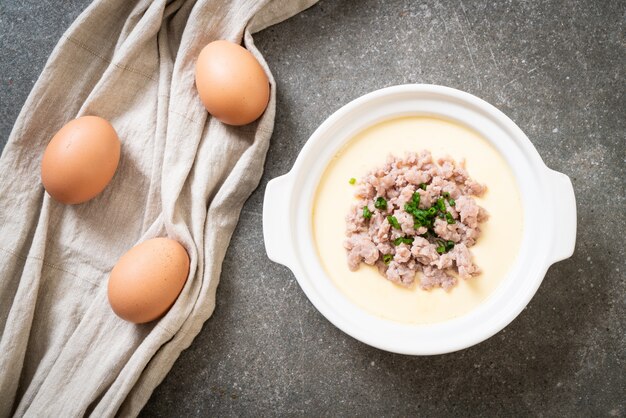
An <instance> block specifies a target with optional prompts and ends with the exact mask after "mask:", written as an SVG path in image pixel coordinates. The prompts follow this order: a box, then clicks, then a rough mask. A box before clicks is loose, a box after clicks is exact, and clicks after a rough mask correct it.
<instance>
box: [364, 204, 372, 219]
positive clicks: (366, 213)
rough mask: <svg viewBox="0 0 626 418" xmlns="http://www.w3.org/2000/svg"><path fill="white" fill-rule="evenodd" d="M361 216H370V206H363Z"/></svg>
mask: <svg viewBox="0 0 626 418" xmlns="http://www.w3.org/2000/svg"><path fill="white" fill-rule="evenodd" d="M363 217H364V218H365V219H369V218H371V217H372V212H370V208H368V207H367V206H363Z"/></svg>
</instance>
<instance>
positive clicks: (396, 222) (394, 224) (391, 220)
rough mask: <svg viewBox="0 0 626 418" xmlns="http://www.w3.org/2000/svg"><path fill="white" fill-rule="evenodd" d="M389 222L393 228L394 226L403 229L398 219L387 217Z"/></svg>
mask: <svg viewBox="0 0 626 418" xmlns="http://www.w3.org/2000/svg"><path fill="white" fill-rule="evenodd" d="M387 220H388V221H389V223H390V224H391V226H393V227H394V228H396V229H402V228H401V227H400V223H399V222H398V219H397V218H396V217H395V216H392V215H389V216H387Z"/></svg>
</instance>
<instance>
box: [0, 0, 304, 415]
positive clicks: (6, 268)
mask: <svg viewBox="0 0 626 418" xmlns="http://www.w3.org/2000/svg"><path fill="white" fill-rule="evenodd" d="M315 1H316V0H232V1H227V0H197V1H192V0H173V1H172V0H170V1H167V0H154V1H153V0H133V1H129V0H96V1H95V2H94V3H92V4H91V5H90V6H89V7H88V8H87V10H85V11H84V12H83V13H82V14H81V15H80V16H79V18H78V19H77V20H76V21H75V22H74V23H73V24H72V26H71V27H70V28H69V29H68V30H67V32H66V33H65V34H64V35H63V38H62V39H61V40H60V42H59V43H58V45H57V46H56V48H55V49H54V51H53V53H52V55H51V56H50V58H49V60H48V62H47V64H46V66H45V68H44V70H43V72H42V74H41V76H40V77H39V80H38V81H37V83H36V84H35V86H34V88H33V90H32V92H31V94H30V95H29V97H28V99H27V101H26V103H25V105H24V107H23V109H22V111H21V113H20V115H19V116H18V119H17V121H16V123H15V126H14V128H13V131H12V133H11V135H10V137H9V140H8V143H7V145H6V147H5V149H4V151H3V154H2V157H1V158H0V237H1V238H2V239H1V240H0V334H1V339H0V400H1V401H0V417H4V416H10V415H12V414H14V415H15V416H84V415H92V416H98V417H100V416H113V415H121V416H136V415H137V414H138V413H139V411H140V409H141V408H142V407H143V405H144V404H145V403H146V402H147V400H148V398H149V397H150V394H151V393H152V391H153V390H154V388H155V387H156V386H157V385H158V384H159V383H160V382H161V380H162V379H163V378H164V376H165V374H166V373H167V372H168V371H169V370H170V368H171V367H172V364H173V363H174V361H175V360H176V358H177V357H178V356H179V354H180V352H181V351H182V350H184V349H185V348H187V347H188V346H189V345H190V344H191V342H192V340H193V338H194V337H195V336H196V335H197V334H198V332H199V331H200V329H201V327H202V324H203V323H204V321H206V320H207V319H208V318H209V317H210V315H211V314H212V312H213V309H214V307H215V291H216V288H217V284H218V280H219V275H220V271H221V264H222V260H223V258H224V254H225V252H226V248H227V246H228V242H229V240H230V237H231V235H232V232H233V230H234V228H235V226H236V223H237V220H238V217H239V212H240V210H241V207H242V206H243V204H244V202H245V200H246V199H247V198H248V196H249V195H250V193H251V192H252V191H253V190H254V188H256V186H257V185H258V182H259V179H260V176H261V173H262V171H263V164H264V159H265V154H266V152H267V148H268V146H269V140H270V136H271V133H272V130H273V123H274V114H275V102H276V86H275V83H274V80H273V78H272V77H271V73H270V71H269V68H268V67H267V64H266V63H265V61H264V60H263V57H262V56H261V55H260V53H259V52H258V50H257V49H256V48H255V46H254V42H253V38H252V35H251V34H252V32H254V31H257V30H261V29H263V28H265V27H267V26H270V25H272V24H274V23H277V22H279V21H281V20H283V19H286V18H288V17H290V16H292V15H294V14H295V13H298V12H299V11H301V10H303V9H305V8H307V7H309V6H311V5H312V4H313V3H315ZM216 39H228V40H231V41H235V42H240V41H242V40H243V43H244V45H245V46H246V48H247V49H248V50H250V51H251V52H252V53H253V54H254V55H255V57H256V58H257V59H258V60H259V62H260V63H261V65H262V66H263V68H264V69H265V70H266V72H267V73H268V75H269V77H270V81H271V85H272V88H271V99H270V103H269V105H268V108H267V110H266V111H265V113H264V114H263V116H262V117H261V118H260V119H259V120H258V121H257V122H255V123H253V124H250V125H247V126H243V127H231V126H226V125H224V124H222V123H220V122H219V121H217V120H215V119H214V118H211V117H210V115H208V113H207V112H206V110H205V109H204V108H203V107H202V104H201V102H200V100H199V98H198V96H197V92H196V90H195V85H194V65H195V59H196V57H197V55H198V53H199V52H200V50H201V49H202V47H204V45H206V44H207V43H208V42H210V41H213V40H216ZM82 115H97V116H101V117H103V118H105V119H107V120H109V121H110V122H111V123H112V125H113V126H114V127H115V129H116V131H117V133H118V135H119V137H120V140H121V142H122V155H121V159H120V164H119V166H118V170H117V172H116V174H115V176H114V177H113V180H112V181H111V183H110V184H109V185H108V186H107V188H106V189H105V190H104V192H103V193H101V194H100V195H99V196H97V197H96V198H95V199H93V200H91V201H89V202H87V203H84V204H81V205H76V206H65V205H62V204H60V203H57V202H55V201H54V200H52V199H51V198H50V197H49V196H48V195H47V194H45V193H44V190H43V187H42V185H41V181H40V175H39V173H40V162H41V157H42V154H43V151H44V149H45V147H46V145H47V143H48V141H49V140H50V138H52V136H53V135H54V133H55V132H56V131H57V130H58V129H60V128H61V126H63V125H64V124H65V123H67V122H68V121H69V120H71V119H73V118H75V117H78V116H82ZM155 236H169V237H171V238H173V239H176V240H178V241H179V242H181V243H182V244H183V245H184V247H185V248H186V250H187V252H188V253H189V256H190V259H191V266H190V272H189V278H188V280H187V283H186V284H185V287H184V289H183V291H182V293H181V295H180V296H179V297H178V300H177V301H176V303H175V305H174V306H173V307H172V308H171V309H170V311H169V312H168V313H167V314H166V315H165V316H164V317H163V318H162V319H160V320H158V321H155V322H153V323H149V324H145V325H134V324H130V323H127V322H125V321H123V320H121V319H119V318H118V317H116V316H115V314H114V313H113V312H112V311H111V308H110V307H109V305H108V301H107V295H106V291H107V290H106V283H107V278H108V274H109V272H110V270H111V268H112V267H113V265H114V264H115V262H116V261H117V259H118V258H119V257H120V256H121V255H122V254H123V253H124V252H126V251H127V250H128V249H130V248H131V247H132V246H133V245H135V244H137V243H138V242H141V241H144V240H146V239H148V238H152V237H155Z"/></svg>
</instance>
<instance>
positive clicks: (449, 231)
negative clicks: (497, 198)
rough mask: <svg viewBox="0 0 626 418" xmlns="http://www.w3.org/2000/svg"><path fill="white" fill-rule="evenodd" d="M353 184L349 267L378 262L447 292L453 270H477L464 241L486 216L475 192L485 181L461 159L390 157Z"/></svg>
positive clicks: (465, 273)
mask: <svg viewBox="0 0 626 418" xmlns="http://www.w3.org/2000/svg"><path fill="white" fill-rule="evenodd" d="M354 183H355V182H354V181H352V179H351V180H350V184H354ZM355 186H356V192H355V196H356V198H357V202H356V203H355V204H354V205H353V206H352V207H351V209H350V212H349V213H348V214H347V215H346V236H347V239H346V241H345V243H344V247H345V248H346V251H347V254H348V266H349V267H350V270H352V271H355V270H358V268H359V266H360V265H361V263H365V264H368V265H372V266H374V265H375V266H376V267H377V268H378V271H380V273H381V274H382V275H384V276H385V277H386V278H387V279H388V280H390V281H392V282H394V283H397V284H399V285H403V286H410V285H411V284H413V282H414V281H415V276H416V274H417V272H418V271H421V272H422V278H421V281H420V286H421V287H422V288H423V289H426V290H428V289H432V288H435V287H441V288H443V289H446V290H449V289H451V288H452V287H454V286H455V285H456V283H457V276H458V277H459V278H461V279H468V278H470V277H473V276H475V275H477V274H479V273H480V269H479V268H478V266H476V265H475V264H474V263H473V262H472V254H471V252H470V250H469V247H471V246H472V245H474V244H475V243H476V240H477V239H478V237H479V235H480V226H479V225H480V223H482V222H484V221H486V220H487V218H488V214H487V212H486V211H485V210H484V209H483V208H481V207H480V206H479V205H478V204H477V203H476V201H475V200H474V198H473V197H472V196H477V197H480V196H482V195H483V194H484V193H485V191H486V187H485V186H484V185H482V184H479V183H477V182H475V181H474V180H472V179H471V178H470V177H469V174H468V173H467V171H466V170H465V163H464V161H460V162H456V161H455V160H453V159H452V158H450V157H444V158H439V159H438V160H437V161H436V162H435V161H434V160H433V158H432V155H431V153H430V151H427V150H424V151H421V152H419V153H407V154H406V155H405V157H404V158H397V157H394V156H389V158H388V159H387V162H386V164H385V165H384V166H382V167H378V168H375V169H374V170H371V171H370V172H369V173H367V174H366V175H365V176H364V177H363V178H361V179H359V180H358V181H357V182H356V184H355Z"/></svg>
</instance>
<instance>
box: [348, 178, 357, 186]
mask: <svg viewBox="0 0 626 418" xmlns="http://www.w3.org/2000/svg"><path fill="white" fill-rule="evenodd" d="M348 183H350V184H354V183H356V179H355V178H354V177H352V178H351V179H350V180H348Z"/></svg>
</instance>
